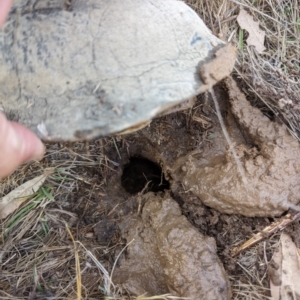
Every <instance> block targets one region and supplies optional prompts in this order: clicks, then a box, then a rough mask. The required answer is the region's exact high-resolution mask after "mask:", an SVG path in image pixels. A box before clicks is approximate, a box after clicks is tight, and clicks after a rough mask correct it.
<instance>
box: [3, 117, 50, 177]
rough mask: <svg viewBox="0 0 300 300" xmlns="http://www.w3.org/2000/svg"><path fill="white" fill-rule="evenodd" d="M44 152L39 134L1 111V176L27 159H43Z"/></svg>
mask: <svg viewBox="0 0 300 300" xmlns="http://www.w3.org/2000/svg"><path fill="white" fill-rule="evenodd" d="M44 153H45V147H44V145H43V143H42V142H41V141H40V140H39V139H38V137H37V136H35V135H34V134H33V133H32V132H31V131H29V130H28V129H27V128H25V127H24V126H22V125H20V124H17V123H15V122H9V121H7V119H6V118H5V116H4V115H3V114H2V113H0V178H3V177H4V176H7V175H9V174H10V173H12V172H13V171H14V170H15V169H16V168H17V167H18V166H19V165H20V164H22V163H24V162H26V161H29V160H34V159H41V158H42V156H43V155H44Z"/></svg>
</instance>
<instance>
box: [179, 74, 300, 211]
mask: <svg viewBox="0 0 300 300" xmlns="http://www.w3.org/2000/svg"><path fill="white" fill-rule="evenodd" d="M226 86H227V89H228V96H229V100H230V104H231V110H232V113H233V116H234V117H235V120H236V121H237V123H238V125H239V126H240V127H242V129H243V130H244V131H245V133H246V135H247V136H248V138H249V139H250V140H251V144H250V145H249V144H246V143H239V144H236V145H235V150H236V153H237V155H238V158H239V160H240V162H241V164H242V167H243V168H244V171H245V172H244V173H245V176H246V179H247V184H245V183H244V182H243V178H242V177H241V174H240V172H239V170H238V166H237V164H236V162H235V160H234V157H233V155H232V153H231V152H230V151H229V150H226V151H224V152H223V153H222V154H221V153H220V151H219V146H218V151H217V154H216V155H212V153H214V152H216V151H215V150H214V149H210V150H209V151H206V152H205V151H204V152H203V153H200V155H201V156H202V157H201V158H200V159H199V157H197V158H195V157H194V155H193V154H189V155H187V156H186V157H185V158H184V159H181V160H180V161H181V162H183V161H184V163H183V164H181V165H180V167H179V168H178V174H179V177H180V181H181V182H182V184H183V186H184V187H185V189H186V190H189V191H192V192H193V193H194V194H195V195H197V196H199V198H200V199H201V201H203V202H204V203H205V204H206V205H207V206H209V207H213V208H215V209H217V210H218V211H220V212H222V213H227V214H242V215H245V216H276V215H280V214H282V213H283V212H284V211H286V210H288V209H289V208H290V206H291V205H293V204H297V203H298V202H299V197H298V195H299V193H300V177H299V172H300V146H299V143H298V141H297V140H295V139H294V138H293V137H292V136H291V135H290V133H289V132H288V130H287V128H286V126H284V125H280V124H277V123H274V122H272V121H270V120H269V119H268V118H267V117H265V116H264V115H263V114H262V113H261V111H259V110H258V109H257V108H254V107H252V106H251V104H250V103H249V102H248V101H247V100H246V98H245V96H244V94H243V93H241V92H240V90H239V88H238V87H237V84H236V82H235V81H234V80H233V79H231V78H229V79H227V80H226ZM233 140H234V141H235V142H236V141H237V139H235V138H233Z"/></svg>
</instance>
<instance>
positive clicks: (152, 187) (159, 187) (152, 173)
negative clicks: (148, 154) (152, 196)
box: [121, 156, 170, 195]
mask: <svg viewBox="0 0 300 300" xmlns="http://www.w3.org/2000/svg"><path fill="white" fill-rule="evenodd" d="M121 182H122V186H123V188H124V189H125V190H126V191H127V192H128V193H130V194H133V195H134V194H137V193H139V192H141V191H142V190H143V189H144V188H145V187H146V185H147V183H148V186H147V188H146V190H145V192H155V193H156V192H161V191H164V190H166V189H169V188H170V184H169V182H168V181H167V180H166V179H165V176H164V174H163V172H162V169H161V167H160V166H159V165H158V164H156V163H154V162H153V161H151V160H149V159H147V158H143V157H134V156H133V157H131V158H130V159H129V163H128V164H126V165H125V167H124V170H123V174H122V177H121Z"/></svg>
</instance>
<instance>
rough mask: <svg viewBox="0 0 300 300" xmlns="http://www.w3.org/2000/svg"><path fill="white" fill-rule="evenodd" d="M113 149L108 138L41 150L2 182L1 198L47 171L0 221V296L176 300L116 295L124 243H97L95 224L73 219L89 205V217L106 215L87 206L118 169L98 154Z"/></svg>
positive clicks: (79, 215)
mask: <svg viewBox="0 0 300 300" xmlns="http://www.w3.org/2000/svg"><path fill="white" fill-rule="evenodd" d="M116 146H117V144H116V142H115V141H114V140H113V139H103V140H96V141H93V142H91V143H74V144H71V145H59V144H52V145H48V147H47V149H48V151H47V155H46V156H45V158H44V159H43V161H41V162H39V163H38V162H36V163H31V164H30V165H23V166H22V167H20V168H19V169H18V170H17V171H16V172H15V173H14V174H12V175H11V176H10V177H8V178H6V179H5V180H3V181H2V182H1V185H0V196H3V195H5V194H7V193H8V192H9V191H11V190H13V189H14V188H16V187H18V186H19V185H21V184H22V183H24V182H25V181H27V180H29V179H31V178H34V177H36V176H38V175H41V174H43V173H45V172H46V171H49V169H51V170H52V174H51V175H50V176H49V177H48V178H47V180H46V182H45V183H44V185H43V187H42V188H41V189H40V190H39V191H38V192H37V193H36V194H34V195H32V197H31V199H29V200H28V201H27V202H26V203H25V204H24V205H22V206H21V207H20V208H19V209H18V210H16V211H15V212H14V213H13V214H12V215H10V216H9V217H8V218H6V219H5V220H2V222H1V223H0V268H1V270H0V299H7V300H9V299H55V300H60V299H72V300H73V299H91V300H93V299H95V300H96V299H97V300H98V299H107V300H110V299H116V300H128V299H137V300H152V299H153V300H160V299H161V300H175V299H183V298H179V297H173V296H172V295H169V294H166V295H157V296H152V297H148V296H146V295H140V296H139V297H137V298H136V297H130V296H126V295H124V294H122V292H121V290H119V288H118V287H116V286H115V285H114V284H113V282H112V279H111V276H112V273H113V269H114V267H115V264H116V262H117V260H118V257H119V255H120V254H121V253H122V252H123V250H124V249H125V247H126V246H125V247H124V246H122V247H119V248H114V247H115V246H113V247H111V246H109V245H107V246H100V245H99V243H98V242H97V239H96V238H95V236H94V234H93V226H95V224H94V223H93V224H91V225H89V224H88V225H86V226H85V225H83V224H84V222H80V221H81V220H80V219H79V218H81V219H82V218H84V212H85V211H89V209H90V207H89V206H92V208H93V211H94V213H93V217H95V218H97V217H99V216H100V217H103V216H104V215H107V214H108V211H107V209H105V207H103V204H102V203H101V204H100V205H98V206H97V208H96V209H95V206H94V205H91V202H92V198H93V197H94V194H95V192H96V193H97V195H98V196H99V195H100V197H101V195H105V190H104V189H102V185H103V184H104V183H105V181H106V176H110V175H111V173H112V172H114V170H113V169H114V166H116V165H117V164H116V163H115V162H113V161H111V160H109V159H108V158H107V157H106V156H105V155H104V154H103V152H104V151H103V150H104V149H111V148H113V149H115V152H116V153H117V152H118V151H117V150H116ZM74 197H75V198H76V197H78V199H74ZM99 203H100V201H99ZM76 211H81V212H82V213H81V214H80V213H76ZM89 215H90V214H89ZM79 224H80V226H79ZM110 252H111V255H110V256H111V257H117V258H116V261H115V262H114V263H112V262H111V260H110V259H108V258H107V255H108V254H109V253H110Z"/></svg>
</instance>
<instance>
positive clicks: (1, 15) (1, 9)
mask: <svg viewBox="0 0 300 300" xmlns="http://www.w3.org/2000/svg"><path fill="white" fill-rule="evenodd" d="M11 4H12V0H0V27H1V26H2V25H3V23H4V21H5V19H6V16H7V14H8V12H9V9H10V7H11Z"/></svg>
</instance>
